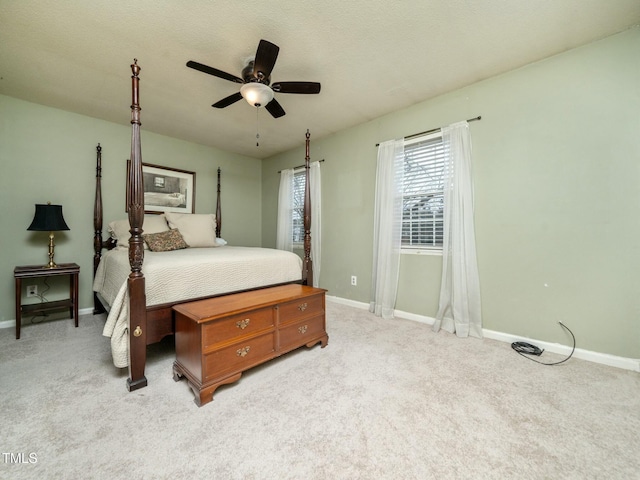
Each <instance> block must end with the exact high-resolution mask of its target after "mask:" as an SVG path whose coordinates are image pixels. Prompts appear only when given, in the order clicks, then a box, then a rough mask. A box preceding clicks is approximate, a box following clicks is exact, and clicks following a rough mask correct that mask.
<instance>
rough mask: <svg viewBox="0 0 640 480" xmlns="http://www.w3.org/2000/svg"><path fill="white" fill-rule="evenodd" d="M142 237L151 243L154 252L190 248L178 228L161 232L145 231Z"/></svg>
mask: <svg viewBox="0 0 640 480" xmlns="http://www.w3.org/2000/svg"><path fill="white" fill-rule="evenodd" d="M142 238H143V239H144V241H145V242H146V244H147V245H149V250H151V251H152V252H169V251H171V250H181V249H183V248H189V245H187V243H186V242H185V241H184V238H182V235H181V234H180V231H179V230H178V229H172V230H167V231H166V232H160V233H146V234H145V233H143V234H142Z"/></svg>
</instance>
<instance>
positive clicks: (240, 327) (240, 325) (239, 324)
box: [236, 318, 251, 330]
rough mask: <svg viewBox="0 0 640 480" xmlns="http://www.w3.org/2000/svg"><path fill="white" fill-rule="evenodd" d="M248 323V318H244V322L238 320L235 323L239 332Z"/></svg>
mask: <svg viewBox="0 0 640 480" xmlns="http://www.w3.org/2000/svg"><path fill="white" fill-rule="evenodd" d="M249 322H251V319H250V318H245V319H244V320H238V321H237V322H236V327H238V328H239V329H240V330H244V329H245V328H247V327H248V326H249Z"/></svg>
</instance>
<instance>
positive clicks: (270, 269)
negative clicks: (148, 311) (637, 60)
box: [93, 245, 302, 368]
mask: <svg viewBox="0 0 640 480" xmlns="http://www.w3.org/2000/svg"><path fill="white" fill-rule="evenodd" d="M128 255H129V254H128V251H127V249H124V248H120V249H114V250H111V251H109V252H107V253H105V254H104V255H103V256H102V259H101V261H100V265H99V266H98V270H97V272H96V277H95V280H94V284H93V290H94V291H96V292H98V294H99V295H100V296H101V298H103V299H104V300H105V301H106V302H107V303H108V304H109V306H110V310H109V315H108V317H107V323H106V324H105V326H104V330H103V335H105V336H107V337H111V352H112V355H113V363H114V365H115V366H116V367H119V368H122V367H126V366H127V365H128V364H129V351H128V350H129V341H128V332H129V315H128V306H129V302H128V295H127V278H128V276H129V273H131V267H130V266H129V256H128ZM142 272H143V273H144V276H145V292H146V297H147V306H151V305H159V304H162V303H169V302H175V301H181V300H188V299H191V298H198V297H205V296H208V295H217V294H222V293H228V292H233V291H238V290H244V289H248V288H255V287H261V286H265V285H272V284H276V283H284V282H291V281H296V280H300V278H301V276H302V273H301V272H302V259H301V258H300V257H299V256H298V255H296V254H295V253H291V252H286V251H283V250H275V249H270V248H256V247H235V246H228V245H227V246H221V247H215V248H187V249H184V250H175V251H172V252H150V251H148V250H146V251H145V252H144V262H143V266H142Z"/></svg>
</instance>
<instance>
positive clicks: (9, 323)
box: [0, 308, 93, 328]
mask: <svg viewBox="0 0 640 480" xmlns="http://www.w3.org/2000/svg"><path fill="white" fill-rule="evenodd" d="M90 313H93V308H80V309H78V316H79V317H81V316H82V315H87V314H90ZM0 328H16V319H15V318H13V319H10V320H2V321H0Z"/></svg>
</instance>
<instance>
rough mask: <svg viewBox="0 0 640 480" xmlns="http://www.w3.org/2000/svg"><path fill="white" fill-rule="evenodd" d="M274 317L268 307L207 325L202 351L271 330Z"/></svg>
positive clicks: (203, 335) (203, 333) (272, 310)
mask: <svg viewBox="0 0 640 480" xmlns="http://www.w3.org/2000/svg"><path fill="white" fill-rule="evenodd" d="M274 317H275V316H274V309H273V307H268V308H261V309H259V310H252V311H250V312H247V313H243V314H240V315H233V316H231V317H227V318H224V319H221V320H217V321H214V322H212V323H209V324H207V325H205V326H204V328H203V332H202V349H203V351H205V352H207V351H209V350H210V349H211V348H215V347H216V346H217V345H220V344H222V343H225V342H228V341H230V340H232V339H233V340H235V339H238V338H239V337H241V336H251V335H254V334H256V333H259V332H260V331H264V330H268V329H273V327H274Z"/></svg>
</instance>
